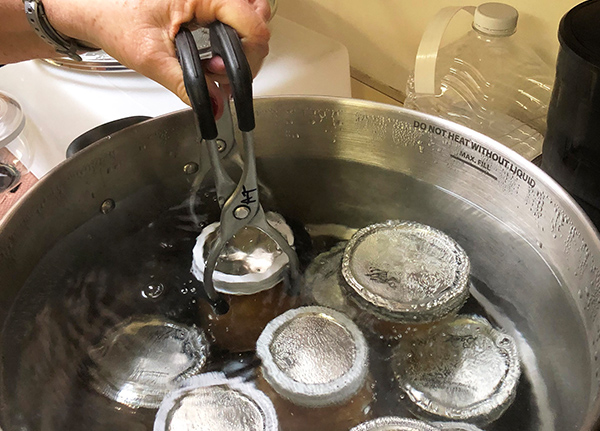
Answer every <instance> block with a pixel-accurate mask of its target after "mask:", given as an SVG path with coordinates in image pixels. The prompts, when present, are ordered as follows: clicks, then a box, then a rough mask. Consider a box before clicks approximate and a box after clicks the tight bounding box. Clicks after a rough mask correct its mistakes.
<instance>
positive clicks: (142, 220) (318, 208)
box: [0, 98, 600, 431]
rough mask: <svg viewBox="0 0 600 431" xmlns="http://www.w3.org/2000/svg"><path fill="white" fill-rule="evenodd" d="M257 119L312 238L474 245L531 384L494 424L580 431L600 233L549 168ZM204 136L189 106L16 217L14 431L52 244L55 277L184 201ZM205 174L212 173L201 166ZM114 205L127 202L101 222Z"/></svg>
mask: <svg viewBox="0 0 600 431" xmlns="http://www.w3.org/2000/svg"><path fill="white" fill-rule="evenodd" d="M256 110H257V123H258V129H257V131H256V142H257V154H258V157H259V163H258V171H259V176H260V178H261V180H262V182H263V183H264V192H265V193H264V205H265V206H266V207H267V208H271V209H276V210H277V211H279V212H281V213H282V214H285V215H287V216H290V217H293V218H294V219H296V220H299V221H300V222H302V223H303V224H304V225H306V226H308V228H309V231H310V229H315V228H317V227H318V226H322V225H324V224H337V225H342V226H347V227H351V228H360V227H362V226H365V225H367V224H370V223H373V222H379V221H385V220H387V219H404V220H416V221H419V222H422V223H425V224H428V225H431V226H433V227H436V228H438V229H440V230H442V231H444V232H446V233H447V234H448V235H450V236H452V237H453V238H454V239H456V240H457V241H458V242H459V243H460V244H461V246H462V247H463V248H464V249H465V250H466V252H467V254H468V255H469V257H470V259H471V264H472V278H473V286H472V294H473V296H474V297H475V298H476V299H477V300H478V303H479V305H480V307H481V311H482V312H484V313H485V314H486V315H487V316H488V317H489V318H490V319H492V320H493V321H495V322H496V323H497V324H498V325H500V326H502V327H503V328H504V329H505V330H506V331H508V332H509V333H511V334H512V335H513V336H514V337H515V338H516V340H517V342H518V347H519V350H520V353H521V360H522V365H523V369H524V376H525V378H524V380H523V382H522V383H521V386H520V389H519V391H520V392H519V394H518V395H517V400H516V402H515V405H517V407H516V408H513V409H512V410H511V413H510V415H509V416H508V417H506V418H505V419H504V422H502V423H500V424H497V425H493V427H492V428H489V429H493V430H498V431H500V430H505V429H506V430H508V429H520V430H524V431H527V430H544V431H546V430H561V431H571V430H573V431H575V430H580V429H582V427H583V424H584V422H585V420H586V416H588V417H589V415H590V414H591V413H590V412H591V411H592V404H593V402H594V399H595V397H596V392H597V388H598V371H597V367H598V365H597V362H596V361H597V353H596V352H595V344H596V343H597V340H598V337H599V334H600V332H599V331H598V328H597V325H596V318H597V314H596V313H593V312H592V311H590V310H591V309H592V308H593V307H592V306H593V305H594V301H598V298H599V297H600V291H599V289H600V286H599V285H598V279H597V278H596V277H595V271H596V270H595V264H594V263H595V262H597V261H598V256H599V252H600V249H599V248H598V239H597V237H596V236H595V232H594V231H593V230H590V228H589V226H588V225H587V224H586V221H585V220H584V219H582V218H581V216H580V214H579V213H578V212H577V209H576V208H573V207H571V205H570V203H569V201H566V203H565V199H566V197H565V196H564V195H563V194H562V192H561V191H560V190H557V189H554V185H553V184H552V183H551V182H550V181H549V180H548V179H547V178H546V177H545V176H544V175H543V173H541V171H538V170H535V169H534V168H533V167H530V166H529V165H527V164H526V162H525V161H524V160H520V159H517V158H516V157H514V156H513V155H511V154H509V153H508V152H507V151H506V150H504V149H502V148H501V147H499V146H497V145H496V144H495V143H493V142H491V141H489V140H487V139H486V138H485V137H482V136H480V135H476V134H474V133H473V132H470V131H468V130H466V129H463V128H460V127H458V126H455V125H452V124H450V123H447V122H443V121H441V120H436V119H433V118H430V117H427V116H423V115H419V114H416V113H412V112H410V111H405V110H401V109H391V108H389V107H385V106H383V105H376V104H361V103H357V102H351V101H336V100H326V99H293V98H290V99H265V100H261V101H258V102H257V106H256ZM438 130H439V132H438ZM194 131H195V128H194V127H193V123H192V117H191V115H190V113H189V112H182V113H179V114H174V115H171V116H166V117H162V118H159V119H156V120H153V121H151V122H149V123H144V124H141V125H138V126H134V127H132V128H130V129H128V130H125V131H123V132H120V133H118V134H115V135H114V136H113V137H111V139H108V140H103V141H101V142H99V143H98V144H96V145H95V146H94V147H92V148H90V149H89V150H87V151H85V152H83V153H82V154H80V155H78V156H76V157H75V158H74V159H73V160H72V161H71V162H69V163H66V164H64V165H62V166H61V167H59V168H58V169H57V170H56V171H54V172H53V173H52V175H50V176H49V177H48V178H46V179H45V180H44V181H42V182H41V183H40V185H39V186H38V187H37V188H36V189H35V190H34V191H33V192H32V193H30V195H29V196H28V199H27V201H26V202H24V203H23V204H22V205H21V206H20V207H19V208H17V209H16V210H15V211H14V212H13V213H12V214H11V216H10V217H9V218H8V219H7V220H6V221H5V223H4V225H3V226H2V230H1V231H0V256H2V257H3V259H2V260H1V261H0V292H2V293H1V295H0V296H1V298H0V311H1V312H2V317H3V318H6V317H7V316H8V317H9V318H8V320H7V323H6V325H5V328H4V331H3V334H2V345H1V349H2V358H3V359H2V365H3V369H2V395H3V415H4V416H3V419H2V420H3V422H2V425H3V426H4V427H5V431H12V430H13V429H20V428H16V427H15V426H14V424H18V423H19V420H20V419H19V412H18V411H17V410H15V406H18V405H19V403H20V402H22V399H21V400H15V394H18V393H21V396H22V397H23V396H32V397H34V396H35V395H34V393H33V391H34V388H31V390H32V392H31V393H30V394H23V393H22V391H21V392H20V391H19V389H18V386H19V378H18V376H19V373H22V372H23V371H22V368H20V360H21V358H20V356H19V354H16V353H15V352H18V351H19V349H18V348H17V347H18V346H20V345H21V344H20V343H21V341H22V340H23V339H24V338H25V336H26V334H25V332H26V328H27V326H28V324H29V325H31V322H33V321H35V319H36V318H38V315H39V311H40V310H41V309H42V306H43V304H44V302H45V300H46V299H48V298H49V297H52V296H57V295H58V296H60V294H61V292H60V288H61V287H60V286H52V283H48V285H47V286H46V288H40V289H39V291H37V292H34V291H33V289H31V290H27V291H23V290H22V287H23V286H24V285H25V282H26V278H27V276H28V275H29V274H30V273H31V272H32V271H33V270H34V268H36V267H37V268H38V270H39V266H38V262H39V261H40V260H42V259H43V256H44V255H45V254H46V253H47V252H48V251H49V250H50V249H51V248H54V250H55V251H56V250H59V251H60V252H58V253H56V252H55V253H53V256H60V258H59V259H58V261H55V262H53V261H52V260H47V259H46V260H45V261H43V262H42V263H43V265H47V267H46V271H47V274H49V279H52V271H53V269H52V268H54V269H55V270H56V271H60V270H61V269H60V268H59V267H57V266H56V265H58V263H60V261H61V260H60V259H66V260H68V258H69V257H68V250H69V249H70V247H71V245H74V244H77V243H80V242H81V241H85V240H86V238H89V237H90V235H92V237H94V238H102V240H101V241H100V240H99V242H102V244H103V247H104V246H105V247H109V245H110V243H111V242H113V241H114V242H118V241H119V240H120V239H121V238H123V237H126V236H127V235H129V234H130V233H131V232H135V231H138V230H140V229H141V228H142V227H143V226H146V225H147V224H148V223H149V222H150V221H152V220H153V219H154V218H155V217H157V216H158V214H160V213H161V212H162V211H164V210H166V209H167V208H170V207H172V206H174V205H177V204H179V203H181V202H183V201H184V200H185V199H186V198H187V196H188V191H189V189H190V186H191V182H192V177H191V176H190V175H188V174H185V173H184V170H183V166H184V165H186V164H187V163H188V162H194V161H196V162H197V161H199V155H198V154H199V153H198V149H197V146H196V144H195V142H194ZM449 133H452V134H453V135H454V134H456V135H458V138H456V137H455V136H450V135H449ZM460 138H463V140H464V139H468V140H469V142H475V143H476V144H478V145H481V146H483V147H484V148H487V149H488V152H482V151H481V150H480V149H478V148H476V147H474V146H473V145H472V144H465V143H464V141H463V142H460ZM490 151H492V152H491V153H490ZM502 158H505V159H504V160H505V162H502ZM507 159H510V160H512V162H508V161H506V160H507ZM486 163H487V164H488V165H486ZM199 165H200V172H203V171H204V167H205V161H204V160H200V161H199ZM520 169H522V170H521V171H520V172H521V174H519V170H520ZM528 169H529V171H528V172H529V174H528V175H525V174H524V173H523V171H524V170H528ZM74 179H76V180H77V181H74ZM532 180H533V182H532ZM58 198H60V201H58ZM107 198H112V199H114V201H115V202H116V207H115V209H114V210H113V211H111V212H109V213H108V214H101V213H99V208H100V206H101V204H102V202H103V201H104V200H105V199H107ZM213 216H214V215H213ZM63 237H66V238H64V239H63ZM17 239H18V240H17ZM61 239H62V240H61ZM32 244H36V247H32ZM582 244H583V245H582ZM96 246H98V244H97V243H96V244H95V247H96ZM567 246H568V247H567ZM569 251H570V253H569ZM586 253H587V254H586ZM57 262H58V263H57ZM582 262H584V264H582ZM19 291H20V297H19V299H20V300H21V299H23V298H24V297H25V298H26V299H27V300H28V301H29V304H28V305H27V307H26V309H25V308H22V309H19V307H16V308H15V307H13V305H14V303H15V298H16V297H17V295H18V292H19ZM17 303H18V301H17ZM10 307H13V308H12V310H11V311H10V312H9V308H10ZM28 322H29V323H28ZM59 402H60V400H58V401H56V403H59ZM55 407H56V406H55ZM588 419H589V418H588Z"/></svg>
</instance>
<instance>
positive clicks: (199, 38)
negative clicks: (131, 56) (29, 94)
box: [44, 27, 212, 72]
mask: <svg viewBox="0 0 600 431" xmlns="http://www.w3.org/2000/svg"><path fill="white" fill-rule="evenodd" d="M192 35H193V36H194V41H195V42H196V46H197V47H198V50H199V53H200V58H201V59H202V60H205V59H208V58H211V57H212V51H211V46H210V36H209V32H208V29H207V28H204V27H201V28H198V29H195V30H194V31H192ZM80 57H81V61H76V60H73V59H72V58H70V57H58V58H45V59H44V61H45V62H47V63H50V64H53V65H54V66H59V67H66V68H68V69H73V70H78V71H80V72H126V71H131V69H129V68H128V67H127V66H124V65H122V64H121V63H119V62H118V61H117V60H115V59H114V57H112V56H110V55H109V54H107V53H106V52H105V51H102V50H97V51H90V52H84V53H83V54H80Z"/></svg>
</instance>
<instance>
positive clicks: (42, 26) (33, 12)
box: [23, 0, 96, 61]
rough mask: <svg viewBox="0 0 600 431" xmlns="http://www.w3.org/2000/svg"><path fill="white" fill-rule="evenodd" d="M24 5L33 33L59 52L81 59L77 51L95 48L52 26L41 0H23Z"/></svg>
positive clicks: (77, 59)
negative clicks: (65, 34)
mask: <svg viewBox="0 0 600 431" xmlns="http://www.w3.org/2000/svg"><path fill="white" fill-rule="evenodd" d="M23 4H24V5H25V14H26V15H27V20H28V21H29V24H30V25H31V27H32V28H33V30H34V31H35V33H36V34H37V35H38V36H39V37H41V38H42V39H43V40H44V41H46V42H47V43H49V44H50V45H52V47H53V48H54V49H55V50H56V52H58V53H59V54H63V55H66V56H68V57H70V58H72V59H73V60H75V61H81V57H80V56H79V54H78V52H80V53H83V52H88V51H95V50H96V48H92V47H89V46H85V45H83V44H82V43H81V42H79V41H78V40H76V39H72V38H70V37H67V36H64V35H62V34H60V33H59V32H58V31H56V30H55V29H54V27H52V25H51V24H50V21H48V17H47V15H46V11H45V10H44V5H43V4H42V0H23Z"/></svg>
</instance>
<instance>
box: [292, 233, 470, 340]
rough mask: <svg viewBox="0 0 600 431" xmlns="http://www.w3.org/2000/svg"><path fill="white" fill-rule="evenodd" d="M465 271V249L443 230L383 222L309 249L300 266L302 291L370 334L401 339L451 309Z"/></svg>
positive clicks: (458, 302)
mask: <svg viewBox="0 0 600 431" xmlns="http://www.w3.org/2000/svg"><path fill="white" fill-rule="evenodd" d="M469 271H470V263H469V259H468V257H467V255H466V253H465V252H464V250H463V249H462V248H461V247H460V245H458V243H456V241H454V240H453V239H452V238H450V237H449V236H448V235H446V234H444V233H443V232H441V231H439V230H437V229H434V228H432V227H430V226H426V225H423V224H420V223H416V222H406V221H405V222H402V221H388V222H385V223H378V224H373V225H370V226H367V227H365V228H363V229H360V230H359V231H357V232H356V233H355V234H354V235H353V236H352V238H351V239H350V241H349V242H348V243H347V244H344V243H340V244H338V245H337V246H335V247H334V248H332V249H331V250H330V251H328V252H325V253H322V254H321V255H319V256H317V258H316V259H315V260H314V261H313V263H311V265H310V266H309V267H308V268H307V271H306V275H305V283H304V286H305V295H306V296H307V297H308V300H309V301H313V302H314V303H316V304H318V305H322V306H327V307H331V308H334V309H336V310H338V311H341V312H343V313H345V314H347V315H348V316H349V317H351V318H352V319H353V320H355V321H356V322H357V323H358V324H359V326H360V327H361V328H363V329H365V330H366V331H368V332H369V333H371V334H374V335H376V336H379V337H382V338H385V339H390V338H401V337H404V336H406V335H410V334H411V333H412V332H414V331H419V330H424V329H426V328H428V327H430V326H431V325H432V324H434V323H436V322H439V321H440V320H442V319H444V318H447V317H451V316H452V315H454V314H455V313H457V312H458V310H459V309H460V308H461V307H462V305H463V304H464V303H465V301H466V300H467V298H468V296H469V288H468V286H469V284H468V278H469Z"/></svg>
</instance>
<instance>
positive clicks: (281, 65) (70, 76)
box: [0, 16, 350, 178]
mask: <svg viewBox="0 0 600 431" xmlns="http://www.w3.org/2000/svg"><path fill="white" fill-rule="evenodd" d="M270 25H271V30H272V37H271V43H270V54H269V56H268V57H267V59H266V60H265V63H264V65H263V68H262V69H261V71H260V72H259V74H258V76H257V77H256V79H255V80H254V95H255V96H267V95H268V96H273V95H291V94H302V95H326V96H338V97H350V67H349V60H348V51H347V49H346V48H345V47H344V46H343V45H341V44H340V43H338V42H336V41H334V40H331V39H328V38H326V37H325V36H322V35H320V34H318V33H315V32H314V31H312V30H309V29H306V28H305V27H302V26H300V25H298V24H296V23H294V22H292V21H289V20H287V19H285V18H283V17H279V16H275V17H274V18H273V20H272V21H271V24H270ZM0 90H1V91H4V92H6V93H9V94H10V95H11V96H13V97H14V98H15V99H16V100H17V101H18V102H19V103H20V104H21V106H22V107H23V110H24V112H25V115H26V118H27V124H26V127H25V131H24V134H25V137H26V139H27V140H28V141H29V142H30V143H31V145H32V147H33V149H34V151H35V157H34V161H33V164H32V165H31V166H29V168H30V170H31V171H32V173H33V174H34V175H35V176H36V177H38V178H41V177H42V176H43V175H45V174H46V173H47V172H48V171H50V170H51V169H52V168H53V167H54V166H56V165H57V164H58V163H60V162H61V161H63V160H64V159H65V151H66V148H67V146H68V145H69V144H70V143H71V141H72V140H73V139H75V138H76V137H77V136H79V135H81V134H82V133H84V132H86V131H88V130H90V129H92V128H94V127H96V126H98V125H100V124H103V123H106V122H109V121H112V120H116V119H119V118H123V117H128V116H134V115H147V116H151V117H155V116H158V115H163V114H166V113H169V112H174V111H178V110H181V109H188V106H187V105H185V104H184V103H183V102H182V101H181V100H180V99H179V98H178V97H177V96H175V95H174V94H172V93H171V92H169V91H168V90H166V89H165V88H164V87H162V86H160V85H159V84H157V83H155V82H154V81H151V80H150V79H148V78H146V77H144V76H142V75H140V74H138V73H135V72H132V71H123V72H81V71H76V70H71V69H67V68H63V67H57V66H54V65H51V64H48V63H46V62H44V61H41V60H34V61H26V62H22V63H18V64H11V65H7V66H4V67H2V68H0Z"/></svg>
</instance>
